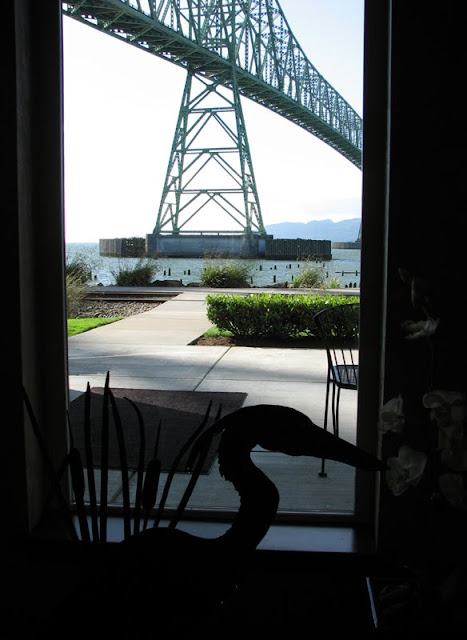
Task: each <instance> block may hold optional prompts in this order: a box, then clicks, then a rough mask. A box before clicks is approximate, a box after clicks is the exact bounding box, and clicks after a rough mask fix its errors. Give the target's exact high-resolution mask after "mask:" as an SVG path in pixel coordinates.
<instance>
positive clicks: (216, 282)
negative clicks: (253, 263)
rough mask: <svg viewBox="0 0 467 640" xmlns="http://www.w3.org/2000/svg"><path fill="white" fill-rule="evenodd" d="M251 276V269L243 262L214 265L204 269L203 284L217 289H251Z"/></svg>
mask: <svg viewBox="0 0 467 640" xmlns="http://www.w3.org/2000/svg"><path fill="white" fill-rule="evenodd" d="M249 275H250V268H249V267H248V266H247V265H246V264H243V263H241V262H226V263H217V264H216V263H212V264H208V265H207V266H205V267H204V271H203V274H202V276H201V284H202V285H204V286H205V287H211V288H217V289H218V288H220V287H225V288H228V289H238V288H241V287H249V286H250V285H249V283H248V277H249Z"/></svg>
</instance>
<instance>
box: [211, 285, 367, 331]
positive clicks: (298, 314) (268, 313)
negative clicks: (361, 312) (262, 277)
mask: <svg viewBox="0 0 467 640" xmlns="http://www.w3.org/2000/svg"><path fill="white" fill-rule="evenodd" d="M359 301H360V298H359V297H358V296H339V295H331V294H328V295H320V294H310V295H306V294H303V295H301V294H281V293H258V294H253V295H247V296H241V295H236V294H234V295H232V294H214V295H208V296H207V297H206V303H207V316H208V319H209V320H210V321H211V322H212V323H213V324H215V325H216V326H217V327H218V328H219V329H221V330H223V331H231V332H232V334H233V335H235V336H255V337H275V338H296V337H298V336H299V335H303V334H305V335H308V336H316V335H317V333H318V330H317V327H316V325H315V322H314V317H315V315H316V314H317V313H318V312H319V311H322V310H323V309H325V308H326V307H328V306H330V305H336V304H348V303H351V302H359Z"/></svg>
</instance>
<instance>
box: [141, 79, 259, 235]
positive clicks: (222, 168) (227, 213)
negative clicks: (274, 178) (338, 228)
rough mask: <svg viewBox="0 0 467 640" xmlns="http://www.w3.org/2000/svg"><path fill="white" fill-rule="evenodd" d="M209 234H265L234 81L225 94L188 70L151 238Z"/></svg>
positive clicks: (215, 83) (222, 88)
mask: <svg viewBox="0 0 467 640" xmlns="http://www.w3.org/2000/svg"><path fill="white" fill-rule="evenodd" d="M195 218H196V220H195ZM200 222H201V224H200ZM203 222H204V226H203ZM210 229H212V230H214V229H215V232H216V233H246V234H251V233H260V234H264V233H266V232H265V228H264V224H263V220H262V216H261V207H260V202H259V197H258V192H257V188H256V181H255V176H254V171H253V163H252V159H251V153H250V147H249V144H248V137H247V132H246V126H245V120H244V116H243V110H242V105H241V101H240V92H239V90H238V86H237V83H236V81H235V78H234V82H233V83H232V86H231V88H227V87H225V86H222V85H221V84H220V83H219V81H218V80H216V79H209V78H206V77H203V76H197V75H196V73H195V72H194V71H193V70H191V69H188V72H187V79H186V83H185V88H184V91H183V97H182V102H181V106H180V112H179V115H178V120H177V125H176V129H175V135H174V139H173V144H172V149H171V152H170V158H169V163H168V168H167V173H166V177H165V182H164V186H163V190H162V196H161V201H160V206H159V212H158V216H157V222H156V226H155V227H154V231H153V233H155V234H158V233H164V232H166V233H177V234H178V233H200V232H207V233H209V232H210V231H209V230H210Z"/></svg>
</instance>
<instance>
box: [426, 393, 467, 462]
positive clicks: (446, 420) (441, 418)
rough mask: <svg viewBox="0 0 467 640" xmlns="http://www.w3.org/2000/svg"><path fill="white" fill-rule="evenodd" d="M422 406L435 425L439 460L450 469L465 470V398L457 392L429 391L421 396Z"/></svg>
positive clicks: (466, 445) (466, 443)
mask: <svg viewBox="0 0 467 640" xmlns="http://www.w3.org/2000/svg"><path fill="white" fill-rule="evenodd" d="M423 406H424V407H426V408H427V409H429V410H430V418H431V420H433V422H434V423H435V424H436V425H437V427H438V429H439V431H438V450H439V451H441V460H442V461H443V462H444V463H445V464H446V465H447V466H448V467H449V468H451V469H454V470H457V471H461V470H463V469H467V442H466V438H467V436H466V433H465V423H464V420H465V396H464V394H463V393H461V392H459V391H444V390H436V391H430V392H429V393H426V394H425V395H424V396H423Z"/></svg>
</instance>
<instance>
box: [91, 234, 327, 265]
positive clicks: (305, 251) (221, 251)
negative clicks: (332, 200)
mask: <svg viewBox="0 0 467 640" xmlns="http://www.w3.org/2000/svg"><path fill="white" fill-rule="evenodd" d="M99 254H100V255H101V256H106V257H121V258H139V257H142V256H147V257H166V258H204V257H206V256H216V257H222V258H242V259H245V258H252V259H254V258H260V259H261V258H262V259H264V260H305V259H309V260H323V261H325V260H332V252H331V241H330V240H309V239H302V238H295V239H293V238H274V237H273V236H272V235H267V234H248V233H245V234H222V233H218V234H216V233H212V232H211V233H205V234H203V233H198V234H147V235H146V238H113V239H101V240H99Z"/></svg>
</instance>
